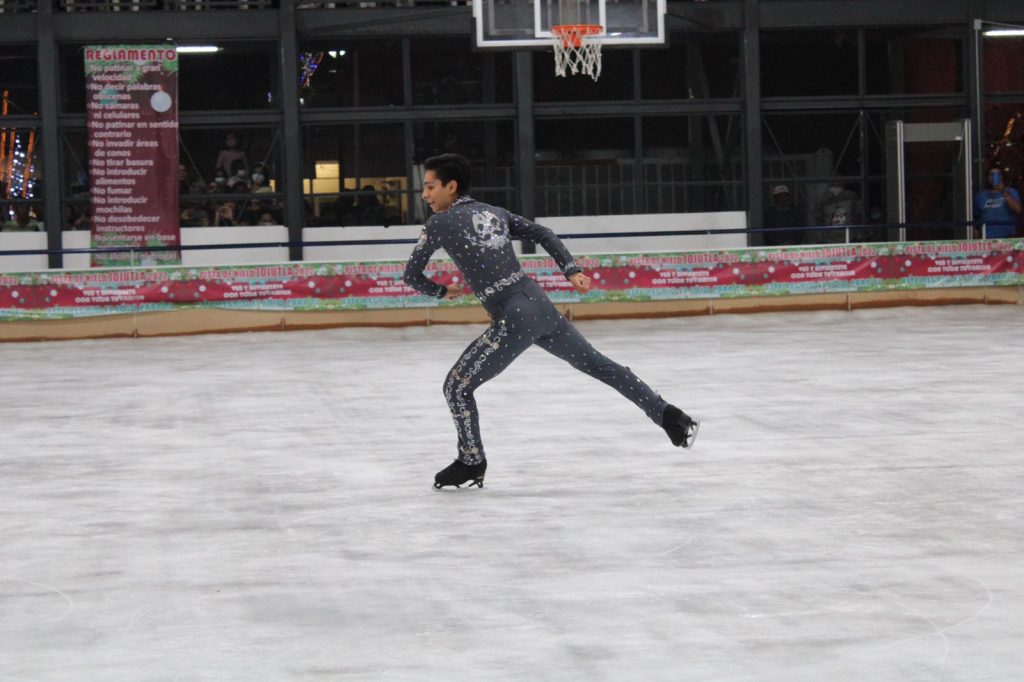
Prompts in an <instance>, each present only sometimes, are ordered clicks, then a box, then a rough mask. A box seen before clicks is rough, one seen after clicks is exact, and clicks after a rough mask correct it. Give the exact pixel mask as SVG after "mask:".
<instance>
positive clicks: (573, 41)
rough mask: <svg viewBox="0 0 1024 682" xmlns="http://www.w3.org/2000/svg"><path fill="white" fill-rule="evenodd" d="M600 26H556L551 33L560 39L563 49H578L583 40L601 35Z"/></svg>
mask: <svg viewBox="0 0 1024 682" xmlns="http://www.w3.org/2000/svg"><path fill="white" fill-rule="evenodd" d="M601 28H602V27H601V24H557V25H555V26H552V27H551V33H553V34H554V35H555V36H557V37H559V38H561V39H562V46H563V47H580V46H581V45H583V39H584V38H589V37H591V36H596V35H599V34H600V33H601Z"/></svg>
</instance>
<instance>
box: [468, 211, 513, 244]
mask: <svg viewBox="0 0 1024 682" xmlns="http://www.w3.org/2000/svg"><path fill="white" fill-rule="evenodd" d="M473 231H474V232H476V237H477V238H476V243H477V245H478V246H484V247H487V248H489V249H500V248H502V247H503V246H505V244H507V243H508V238H509V237H508V227H506V225H505V223H504V222H503V221H502V220H501V218H499V217H498V216H496V215H494V214H493V213H491V212H490V211H480V212H478V213H474V214H473Z"/></svg>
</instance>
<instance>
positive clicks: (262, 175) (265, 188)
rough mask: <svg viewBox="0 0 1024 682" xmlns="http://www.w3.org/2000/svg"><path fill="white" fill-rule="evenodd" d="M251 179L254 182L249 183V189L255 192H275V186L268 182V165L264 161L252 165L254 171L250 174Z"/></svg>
mask: <svg viewBox="0 0 1024 682" xmlns="http://www.w3.org/2000/svg"><path fill="white" fill-rule="evenodd" d="M249 180H250V181H251V183H252V184H250V185H249V191H250V192H252V193H253V194H256V193H265V192H273V191H274V190H273V188H271V187H270V185H268V184H267V167H266V166H264V165H263V164H262V163H257V164H256V165H255V166H253V167H252V173H250V175H249Z"/></svg>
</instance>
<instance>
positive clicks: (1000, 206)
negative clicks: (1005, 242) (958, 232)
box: [974, 168, 1021, 238]
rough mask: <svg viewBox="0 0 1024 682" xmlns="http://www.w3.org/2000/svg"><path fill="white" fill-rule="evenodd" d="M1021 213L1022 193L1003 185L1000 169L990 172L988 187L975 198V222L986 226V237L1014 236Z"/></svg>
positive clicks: (993, 169)
mask: <svg viewBox="0 0 1024 682" xmlns="http://www.w3.org/2000/svg"><path fill="white" fill-rule="evenodd" d="M1020 212H1021V206H1020V193H1019V192H1018V191H1017V190H1015V189H1014V188H1012V187H1007V186H1006V185H1005V184H1003V174H1002V172H1001V171H1000V170H999V169H998V168H992V169H991V170H989V172H988V182H987V187H986V188H985V189H983V190H981V191H980V192H978V194H977V195H976V196H975V197H974V220H975V221H976V222H980V223H984V224H985V236H986V237H991V238H1001V237H1012V236H1014V234H1015V233H1016V231H1017V218H1018V217H1019V216H1020Z"/></svg>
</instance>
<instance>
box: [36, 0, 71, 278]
mask: <svg viewBox="0 0 1024 682" xmlns="http://www.w3.org/2000/svg"><path fill="white" fill-rule="evenodd" d="M53 6H54V3H53V2H47V1H43V2H40V3H39V5H38V9H37V11H38V14H37V18H38V23H37V26H38V27H39V33H38V36H39V40H38V43H37V44H36V54H38V60H39V111H40V112H41V114H42V119H43V132H42V135H41V137H42V147H43V150H42V151H43V153H42V157H43V220H44V223H45V225H46V248H48V249H50V250H51V251H53V250H57V249H60V248H62V245H63V244H62V234H61V233H62V228H63V225H62V223H63V211H61V205H60V189H61V184H62V182H61V178H62V177H63V174H62V173H61V171H60V129H59V128H58V126H57V113H58V110H59V108H60V99H59V96H58V91H59V86H58V83H57V78H58V69H57V45H56V41H55V39H54V35H53ZM48 261H49V262H48V265H49V267H51V268H60V267H62V266H63V264H64V261H63V257H62V255H61V254H60V253H51V254H49V257H48Z"/></svg>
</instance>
